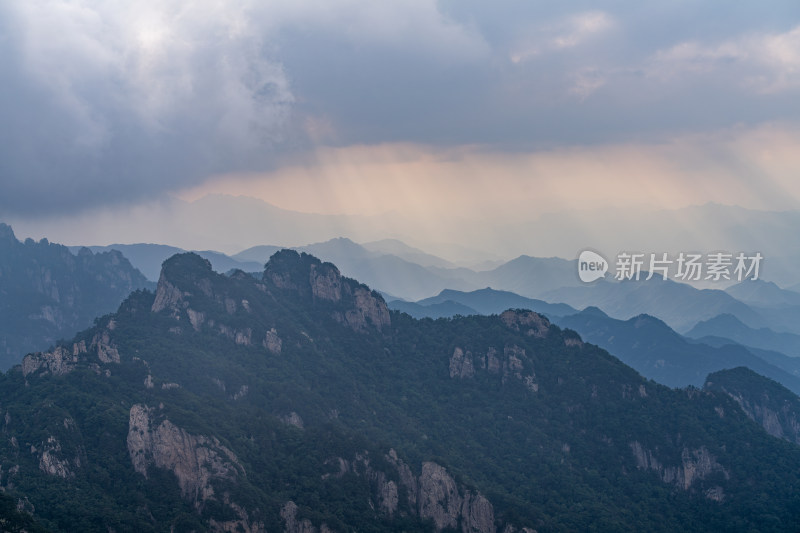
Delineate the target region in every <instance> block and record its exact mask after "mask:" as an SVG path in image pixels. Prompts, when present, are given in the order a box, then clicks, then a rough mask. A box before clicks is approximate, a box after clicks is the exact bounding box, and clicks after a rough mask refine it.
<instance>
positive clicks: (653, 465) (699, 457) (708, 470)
mask: <svg viewBox="0 0 800 533" xmlns="http://www.w3.org/2000/svg"><path fill="white" fill-rule="evenodd" d="M630 447H631V451H632V452H633V456H634V458H635V460H636V467H637V468H639V469H641V470H653V471H655V472H657V473H658V475H659V477H660V478H661V480H662V481H664V482H665V483H671V484H673V485H676V486H678V487H680V488H682V489H683V490H689V489H690V488H691V487H692V485H693V484H694V483H695V482H697V481H699V480H703V479H705V478H706V477H707V476H709V475H710V474H712V473H714V472H721V473H722V474H723V475H724V476H725V478H726V479H727V478H728V477H729V474H728V472H727V470H725V468H723V467H722V465H720V464H719V463H718V462H717V460H716V458H715V457H714V456H713V455H712V454H711V453H710V452H709V451H708V449H707V448H706V447H705V446H701V447H700V448H697V449H695V450H689V449H688V448H684V449H683V450H682V452H681V456H680V462H679V464H678V465H677V466H667V465H666V464H665V463H666V461H664V460H659V459H657V458H656V457H655V455H654V454H653V452H652V450H649V449H647V448H645V447H644V446H642V444H641V443H639V441H634V442H631V443H630ZM721 494H722V493H721V492H714V493H713V494H712V495H714V496H715V497H717V496H719V495H721Z"/></svg>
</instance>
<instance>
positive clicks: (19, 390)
mask: <svg viewBox="0 0 800 533" xmlns="http://www.w3.org/2000/svg"><path fill="white" fill-rule="evenodd" d="M329 268H331V267H330V266H326V265H324V264H322V263H320V262H319V261H318V260H316V259H315V258H313V257H311V256H306V255H303V256H301V255H298V254H296V253H294V252H282V253H280V254H278V255H277V256H276V257H274V258H273V260H271V262H270V264H268V266H267V269H266V273H265V275H264V278H263V279H262V280H257V279H254V278H253V277H251V276H248V275H244V274H242V273H233V274H232V275H231V276H221V275H218V274H215V273H213V272H212V271H211V270H210V267H209V266H208V264H207V263H206V262H204V261H203V260H202V259H200V258H199V257H197V256H193V255H191V254H187V255H183V256H176V257H174V258H172V259H170V260H169V261H167V262H166V263H165V265H164V279H163V280H162V281H168V282H169V284H170V285H171V286H172V287H174V288H177V291H174V292H173V293H172V295H173V297H172V300H170V301H169V302H168V305H166V306H165V307H164V308H163V309H162V310H160V311H159V312H152V310H151V309H152V307H153V303H154V301H155V300H156V295H154V294H153V293H151V292H148V291H138V292H136V293H134V294H132V295H131V296H130V298H129V299H128V300H127V301H126V302H125V303H124V304H123V305H122V306H121V307H120V309H119V311H118V312H117V313H115V314H114V315H108V316H105V317H102V318H100V319H98V320H97V321H96V326H95V327H94V328H92V329H90V330H87V331H85V332H83V333H81V334H79V335H78V337H76V339H74V340H73V342H80V341H84V342H85V343H87V345H88V344H89V343H90V342H91V341H92V339H94V338H96V336H97V335H99V334H102V333H103V332H109V334H110V336H111V339H112V341H113V343H114V345H115V346H116V348H117V349H118V351H119V354H120V363H113V362H112V363H101V362H100V361H99V360H98V358H97V356H96V354H94V353H91V352H90V353H87V354H85V355H84V356H82V357H81V358H80V360H79V361H78V363H76V366H75V368H74V370H72V371H71V372H69V373H66V374H64V375H53V374H52V373H43V372H34V373H30V374H29V375H27V376H25V375H23V373H22V369H21V368H20V367H16V368H14V369H12V370H11V371H9V372H8V373H7V374H6V375H4V376H3V377H2V378H0V409H1V410H2V415H5V420H2V419H0V425H2V431H3V434H4V438H3V439H2V440H0V468H2V478H1V479H2V484H3V487H4V489H5V490H6V491H7V493H9V494H12V495H16V496H24V497H27V498H28V499H29V500H30V502H31V504H32V505H33V506H34V508H35V510H36V516H37V518H38V519H39V520H40V521H41V522H42V523H43V524H44V525H45V526H47V527H49V528H51V529H53V530H61V531H99V530H104V531H105V530H107V529H108V528H109V527H110V528H112V529H114V530H116V531H165V530H169V529H170V528H171V527H174V528H175V530H176V531H181V530H183V531H190V530H198V531H200V530H204V529H205V528H206V527H208V524H209V520H210V519H215V520H218V521H219V520H225V519H230V518H231V517H230V516H229V515H230V513H231V511H230V508H229V507H226V506H225V505H223V504H222V503H221V502H222V498H217V499H216V500H214V501H208V502H206V503H204V504H202V505H195V504H194V502H193V501H191V500H190V499H187V498H186V497H184V496H182V495H181V492H180V489H179V487H178V484H177V481H176V478H175V476H174V475H173V474H172V473H171V472H169V471H167V470H163V469H158V468H150V469H149V470H148V477H146V478H145V477H144V476H143V475H141V474H139V473H137V472H136V471H135V470H134V468H133V465H132V462H131V458H130V456H129V453H128V449H127V447H126V437H127V435H128V418H129V412H130V409H131V407H132V406H133V405H134V404H140V405H147V406H149V407H151V408H152V409H153V412H154V413H155V414H154V416H156V417H158V419H159V420H169V421H170V422H172V423H173V424H175V425H177V426H178V427H180V428H183V429H184V430H185V431H187V432H188V433H190V434H192V435H206V436H214V437H216V438H217V439H219V442H220V444H221V445H222V446H225V447H227V448H229V449H230V450H232V451H233V452H234V453H235V455H236V457H237V458H238V461H239V462H240V464H241V465H242V468H243V469H244V472H246V475H245V476H242V477H239V478H238V479H236V480H235V481H231V482H229V483H227V484H226V483H225V482H223V481H218V482H216V483H217V485H215V492H216V494H218V495H222V494H227V495H228V496H229V497H230V499H231V500H232V501H235V502H237V503H238V504H240V505H242V506H244V507H245V508H246V509H247V510H248V512H249V514H250V517H251V519H253V520H258V521H261V522H263V523H264V525H265V527H266V528H267V530H270V531H274V530H279V529H281V528H282V527H283V521H282V519H281V517H280V514H279V513H280V509H281V506H282V505H283V504H284V503H285V502H287V501H289V500H291V501H293V502H295V503H296V504H297V505H298V507H299V514H298V517H299V518H308V519H309V520H311V521H312V523H313V524H315V525H319V524H322V523H325V524H327V525H328V526H329V527H331V528H332V529H334V530H336V531H402V530H407V531H420V530H426V529H430V528H432V527H433V526H432V524H431V523H430V522H425V521H422V520H420V519H419V518H418V517H417V516H416V515H415V514H414V513H413V512H412V511H411V509H410V507H409V505H408V502H407V499H406V498H405V497H404V496H405V494H404V493H403V492H402V491H401V498H400V508H399V510H398V512H397V513H395V514H394V515H393V516H392V517H389V516H387V515H386V514H385V513H382V512H381V511H380V510H379V509H377V508H376V506H375V505H374V495H373V488H374V487H373V486H372V485H371V482H370V480H369V479H368V478H367V477H366V476H364V475H360V474H359V472H357V471H355V469H353V470H352V471H348V472H346V473H343V474H341V473H340V472H338V470H339V468H338V466H337V465H338V462H337V459H338V458H343V459H345V460H347V461H350V462H353V460H354V458H355V457H356V456H357V455H360V456H362V457H368V458H369V459H370V465H371V466H372V468H374V469H376V470H381V471H385V472H386V473H387V474H388V475H389V476H392V475H395V476H396V473H393V472H394V471H393V470H392V469H391V468H388V467H387V465H386V461H387V458H386V454H387V453H388V451H389V450H390V449H394V450H396V451H397V454H398V455H399V457H400V458H401V459H402V460H403V461H405V462H406V463H407V464H408V465H410V467H411V470H412V471H413V472H414V473H415V474H417V475H418V474H419V473H420V468H421V464H422V462H423V461H434V462H436V463H438V464H440V465H442V466H444V467H445V468H446V469H447V470H448V472H450V473H451V474H452V475H453V477H454V478H455V479H456V481H457V482H458V483H459V484H460V485H461V486H462V487H465V488H467V489H469V490H473V491H479V492H480V493H482V494H484V495H485V496H486V497H487V498H488V499H489V500H490V501H491V502H492V504H493V505H494V510H495V517H496V522H497V525H498V526H502V525H505V524H514V525H516V526H518V527H519V526H529V527H534V528H536V529H537V531H540V532H549V531H553V532H556V531H632V530H638V531H676V530H684V531H723V530H724V531H751V530H752V531H795V530H797V528H798V524H800V491H798V490H797V488H798V485H799V484H800V448H798V447H797V446H795V445H792V444H790V443H787V442H784V441H781V440H778V439H775V438H773V437H771V436H769V435H767V434H766V433H765V432H764V431H763V430H762V429H761V428H760V427H759V426H758V425H757V424H755V423H753V422H752V421H751V420H749V419H748V418H747V417H746V416H745V415H744V413H742V411H741V410H740V409H739V407H738V405H737V404H736V403H735V402H734V401H733V400H732V399H730V398H729V397H728V395H726V394H723V393H714V392H709V391H702V390H698V389H687V390H673V389H669V388H667V387H664V386H661V385H658V384H656V383H654V382H652V381H648V380H645V379H644V378H642V377H641V376H639V375H638V374H637V373H636V372H635V371H633V370H632V369H630V368H629V367H627V366H625V365H624V364H622V363H621V362H620V361H619V360H617V359H616V358H615V357H613V356H611V355H610V354H608V353H607V352H605V351H604V350H601V349H599V348H597V347H595V346H592V345H589V344H583V343H581V342H580V341H579V339H578V337H577V335H576V334H575V333H574V332H571V331H569V330H561V329H559V328H557V327H555V326H552V325H549V326H548V325H547V324H546V323H545V322H542V323H539V325H535V327H534V326H529V325H525V324H524V323H516V322H514V317H515V316H517V317H525V316H529V315H526V314H525V313H523V312H519V313H516V314H512V315H510V316H511V318H510V319H508V317H507V319H505V320H504V319H502V318H501V317H498V316H471V317H456V318H453V319H439V320H431V319H424V320H415V319H412V318H411V317H409V316H408V315H404V314H400V313H393V314H392V315H391V321H392V324H391V327H388V328H387V327H385V328H382V329H378V328H376V327H371V328H367V329H365V330H359V331H355V330H354V329H353V328H351V327H348V326H347V324H346V323H344V322H343V319H342V317H343V316H346V313H347V312H348V311H351V310H352V306H353V305H355V304H356V300H355V299H354V298H349V299H348V298H345V297H342V298H341V299H340V300H338V301H336V300H334V299H330V298H325V297H321V296H320V294H319V293H315V291H314V290H313V288H312V287H311V286H310V285H309V272H310V271H311V270H313V269H323V270H325V271H326V272H328V273H330V271H329V270H327V269H329ZM276 279H278V280H279V282H280V286H278V285H276V281H275V280H276ZM340 283H341V285H342V287H344V286H347V287H350V289H353V288H354V287H357V284H356V283H355V282H354V281H352V280H347V279H346V278H341V280H340ZM341 292H342V293H343V294H350V295H352V290H351V291H350V292H349V293H348V292H347V291H346V290H344V289H343V290H342V291H341ZM160 295H161V294H160ZM164 301H166V300H164ZM189 311H191V312H192V314H191V315H190V314H189ZM190 316H193V317H194V319H192V320H190ZM198 317H201V318H198ZM534 319H535V317H534ZM112 320H113V328H112V329H109V324H110V323H111V321H112ZM542 324H544V326H542ZM270 331H274V332H275V333H276V334H277V335H278V336H279V337H280V340H281V348H280V351H279V352H278V351H277V350H269V349H267V347H266V346H265V344H264V343H263V342H262V341H263V340H264V339H265V338H266V336H267V333H268V332H270ZM237 333H239V334H240V335H238V336H237ZM67 346H68V347H71V346H72V343H69V344H68V345H67ZM457 349H459V350H458V351H460V352H461V353H462V354H464V356H465V357H468V358H470V361H471V362H472V372H464V373H462V374H459V373H458V372H455V376H453V377H451V375H453V374H454V372H453V371H452V368H453V367H452V361H451V359H452V358H453V356H454V354H455V353H456V352H457ZM492 354H493V355H492ZM490 355H492V357H494V358H495V359H496V366H494V367H492V362H491V358H490ZM512 356H513V357H514V358H516V361H515V360H513V359H512ZM493 369H494V370H493ZM462 376H463V377H462ZM526 378H527V379H526ZM148 380H149V381H150V383H151V384H152V385H153V386H152V387H148V386H147V383H148ZM170 384H177V385H178V386H172V385H170ZM165 385H166V386H165ZM292 413H296V414H297V415H299V417H300V418H302V421H303V427H302V428H300V427H295V425H292V424H289V423H287V420H288V419H289V418H288V417H289V416H290V415H291V414H292ZM51 436H54V437H56V438H57V440H58V442H59V444H60V447H61V449H60V452H59V457H62V458H66V459H68V460H69V461H70V463H69V464H70V475H69V476H67V477H66V478H63V479H62V478H60V477H58V476H53V475H48V474H46V473H44V472H43V471H42V468H41V450H42V449H44V448H45V447H46V446H47V443H48V439H49V438H50V437H51ZM635 446H639V447H641V448H642V449H645V450H647V451H649V452H650V453H651V455H652V456H653V457H655V458H657V460H658V463H659V464H658V467H655V468H653V469H646V468H639V466H641V465H640V464H639V463H637V459H636V456H635V454H634V453H633V450H634V448H635ZM701 449H702V450H706V451H707V453H708V454H710V456H711V457H713V460H714V462H715V463H716V464H718V465H719V468H716V469H712V471H710V472H708V473H707V475H704V476H702V478H696V479H694V480H692V481H691V483H688V484H686V485H685V486H684V485H683V484H681V483H676V482H674V481H664V477H665V476H664V469H665V468H673V469H676V471H677V470H680V469H682V468H683V465H684V461H685V460H694V459H693V458H695V455H693V454H694V453H695V452H696V451H697V450H701ZM32 450H35V451H32ZM687 457H688V459H687ZM76 458H77V460H76ZM78 463H79V464H80V466H76V465H77V464H78ZM659 468H660V470H659ZM395 481H397V480H395ZM718 489H719V490H718ZM710 494H724V497H722V498H717V499H721V501H715V500H714V499H710V498H709V497H708V496H709V495H710ZM215 502H216V503H215Z"/></svg>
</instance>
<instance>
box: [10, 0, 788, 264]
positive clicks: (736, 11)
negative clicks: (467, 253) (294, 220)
mask: <svg viewBox="0 0 800 533" xmlns="http://www.w3.org/2000/svg"><path fill="white" fill-rule="evenodd" d="M0 69H1V71H2V73H3V82H2V83H0V123H1V124H2V127H0V220H7V221H10V222H12V223H13V224H14V226H15V229H17V233H18V234H19V235H21V236H27V235H30V236H34V237H35V238H36V237H41V236H48V237H49V238H51V240H61V241H64V242H69V243H71V244H72V243H82V244H83V243H85V244H105V242H99V241H102V240H106V241H107V242H111V241H115V240H116V241H120V240H128V241H132V240H149V241H161V242H167V241H168V242H169V243H170V244H177V245H183V246H195V247H197V243H196V242H195V241H192V242H191V244H188V241H186V240H184V241H181V239H180V238H179V237H178V234H177V233H170V230H169V227H165V226H168V225H165V224H163V223H159V224H150V225H147V224H144V218H143V217H145V218H146V217H151V218H152V216H153V215H152V213H153V210H154V209H155V210H158V209H161V211H160V213H161V214H160V215H159V216H162V217H163V211H164V210H167V211H169V210H170V209H172V207H170V206H173V205H175V204H174V202H190V201H194V200H197V199H199V198H202V197H203V196H205V195H207V194H212V193H214V194H216V193H222V194H232V195H245V196H252V197H255V198H260V199H262V200H265V201H266V202H269V203H270V204H273V205H275V206H278V207H281V208H283V209H288V210H296V211H302V212H307V213H324V214H351V215H371V216H379V215H384V214H387V213H388V214H389V215H391V216H394V217H398V216H400V217H406V219H408V220H413V221H415V223H416V224H417V225H416V226H414V228H415V229H414V230H415V231H420V232H422V231H425V229H424V228H431V227H436V226H439V225H444V221H446V220H456V219H457V220H459V221H461V222H463V221H471V222H472V223H474V224H475V225H476V226H478V225H480V226H482V227H487V226H488V227H493V224H498V225H497V227H498V228H500V227H501V225H502V224H509V223H511V222H512V221H513V219H515V217H516V218H519V219H522V218H526V219H527V220H535V219H537V217H542V216H546V215H551V214H552V213H554V212H556V213H558V212H562V213H563V212H576V213H579V212H583V213H585V212H588V211H591V212H592V213H595V214H596V213H597V211H596V210H597V209H601V210H602V209H609V208H613V209H633V208H635V209H638V210H647V209H680V208H684V207H686V206H691V205H701V204H705V203H707V202H715V203H721V204H726V205H738V206H743V207H746V208H750V209H758V210H767V211H782V210H796V209H798V207H800V180H798V179H797V174H798V169H800V150H798V149H797V147H798V146H800V105H798V102H800V3H798V2H796V0H792V1H785V2H778V1H776V2H767V3H764V2H730V1H728V0H720V1H712V0H703V1H682V2H674V1H659V2H638V1H624V0H623V1H614V2H611V1H603V2H596V1H595V2H543V1H542V2H537V1H521V0H520V1H502V0H501V1H497V2H478V1H470V0H466V1H464V0H458V1H456V0H450V1H441V2H434V1H428V0H397V1H393V0H386V1H381V2H371V1H366V0H324V1H322V0H319V1H315V0H296V1H293V2H264V1H257V0H252V1H251V0H241V1H222V0H194V1H192V2H186V1H177V0H140V1H137V2H130V1H127V2H123V1H118V0H5V1H3V2H2V3H0ZM158 206H160V207H158ZM389 215H387V216H389ZM208 216H210V217H213V214H208ZM575 216H579V215H575ZM110 218H114V219H116V220H117V221H118V223H119V227H127V228H131V227H140V228H142V229H141V231H139V232H138V233H137V232H129V233H126V234H116V235H111V234H109V233H102V232H98V227H99V226H102V227H106V228H112V226H113V225H111V226H110V225H109V223H108V221H109V219H110ZM395 220H397V218H395ZM160 221H161V222H163V218H162V219H160ZM498 221H499V222H498ZM217 222H218V226H219V231H218V234H217V235H216V240H215V241H214V243H219V242H222V241H224V240H225V234H226V231H227V232H233V231H234V230H235V228H234V227H233V226H229V225H226V217H222V216H220V217H219V219H218V221H217ZM500 222H501V223H502V224H500ZM175 223H176V224H179V222H175ZM154 227H158V229H159V231H155V229H154ZM116 228H117V229H118V227H116ZM109 231H110V230H109ZM498 231H499V230H498ZM390 233H391V232H390ZM395 233H397V232H396V231H395ZM488 234H491V231H488ZM387 236H393V235H388V234H387ZM405 236H406V237H408V236H409V235H408V233H406V234H405ZM115 237H116V238H115ZM412 237H413V235H412ZM439 237H440V240H442V239H449V240H454V239H455V237H454V236H453V234H452V233H451V234H448V235H444V234H443V235H441V236H439ZM230 240H231V242H232V243H233V242H236V245H240V244H241V245H250V244H256V243H255V242H251V241H252V239H250V240H249V241H248V240H247V239H244V240H242V239H238V240H237V239H234V238H233V237H231V238H230ZM490 241H491V238H489V239H488V240H487V241H486V242H490ZM200 244H202V243H200ZM211 244H212V243H211V242H209V246H208V247H211ZM286 244H289V243H286ZM296 244H301V243H296ZM232 246H233V245H231V246H229V248H231V247H232ZM521 251H524V250H521ZM528 252H529V253H535V252H536V250H528Z"/></svg>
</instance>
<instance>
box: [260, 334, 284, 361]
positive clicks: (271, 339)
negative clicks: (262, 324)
mask: <svg viewBox="0 0 800 533" xmlns="http://www.w3.org/2000/svg"><path fill="white" fill-rule="evenodd" d="M262 344H263V345H264V348H266V349H267V350H269V351H270V352H272V353H274V354H275V355H280V353H281V349H282V347H283V341H282V340H281V338H280V337H279V336H278V332H277V331H276V330H275V328H272V329H270V330H269V331H267V334H266V336H265V337H264V342H263V343H262Z"/></svg>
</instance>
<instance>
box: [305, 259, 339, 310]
mask: <svg viewBox="0 0 800 533" xmlns="http://www.w3.org/2000/svg"><path fill="white" fill-rule="evenodd" d="M309 282H310V284H311V294H312V295H313V296H314V298H319V299H322V300H329V301H331V302H338V301H340V300H341V299H342V276H341V274H340V273H339V270H338V269H337V268H336V267H335V266H333V265H332V264H330V263H322V264H319V265H311V274H310V275H309Z"/></svg>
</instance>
